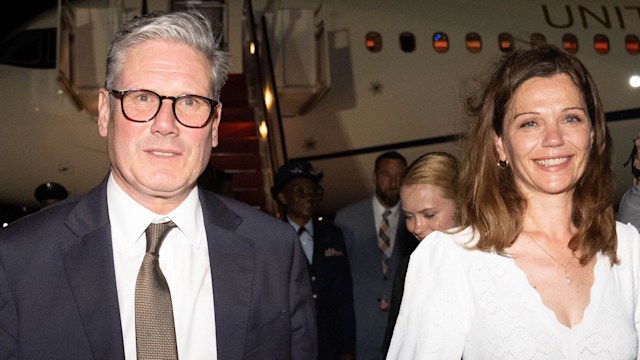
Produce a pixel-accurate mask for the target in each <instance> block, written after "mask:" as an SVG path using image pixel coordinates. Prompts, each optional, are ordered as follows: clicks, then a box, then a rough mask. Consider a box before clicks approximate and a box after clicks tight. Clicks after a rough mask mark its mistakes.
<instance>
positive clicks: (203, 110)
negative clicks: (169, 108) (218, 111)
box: [175, 95, 211, 127]
mask: <svg viewBox="0 0 640 360" xmlns="http://www.w3.org/2000/svg"><path fill="white" fill-rule="evenodd" d="M175 109H176V117H177V118H178V120H179V121H180V122H181V123H182V124H183V125H186V126H191V127H200V126H202V125H203V124H204V123H206V122H207V120H209V116H210V115H211V103H210V102H209V100H207V99H206V98H203V97H200V96H196V95H185V96H181V97H179V98H178V99H176V105H175Z"/></svg>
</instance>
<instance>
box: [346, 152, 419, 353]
mask: <svg viewBox="0 0 640 360" xmlns="http://www.w3.org/2000/svg"><path fill="white" fill-rule="evenodd" d="M406 167H407V161H406V160H405V158H404V157H403V156H402V155H401V154H399V153H397V152H395V151H392V152H386V153H383V154H382V155H380V156H378V158H377V159H376V162H375V166H374V171H373V177H372V180H373V183H374V184H375V194H374V195H373V196H372V197H368V198H366V199H364V200H361V201H358V202H356V203H354V204H351V205H349V206H347V207H345V208H343V209H341V210H339V211H338V212H337V213H336V217H335V223H336V224H337V225H338V226H340V228H342V230H343V233H344V237H345V242H346V245H347V253H348V254H349V263H350V265H351V275H352V277H353V302H354V307H355V312H356V356H357V358H358V360H372V359H375V360H379V359H380V358H381V357H382V353H381V349H382V343H383V340H384V333H385V329H386V326H387V315H388V309H389V299H390V296H391V288H392V285H393V277H394V274H395V271H396V267H397V266H398V262H399V261H400V259H402V258H403V257H404V256H406V255H407V254H409V253H411V251H413V249H414V248H415V247H416V245H417V241H416V240H415V238H414V237H413V236H412V235H411V234H410V233H409V232H408V231H407V229H406V226H405V222H404V216H403V214H402V211H401V209H400V205H399V201H400V178H401V176H402V174H403V173H404V170H405V169H406Z"/></svg>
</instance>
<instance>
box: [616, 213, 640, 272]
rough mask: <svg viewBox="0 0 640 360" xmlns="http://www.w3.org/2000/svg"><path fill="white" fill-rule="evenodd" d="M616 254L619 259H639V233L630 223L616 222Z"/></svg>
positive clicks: (636, 260) (634, 260)
mask: <svg viewBox="0 0 640 360" xmlns="http://www.w3.org/2000/svg"><path fill="white" fill-rule="evenodd" d="M616 237H617V240H618V249H617V255H618V259H620V261H622V262H625V261H633V262H636V263H637V262H638V261H640V234H639V233H638V229H636V227H635V226H633V225H632V224H623V223H621V222H616Z"/></svg>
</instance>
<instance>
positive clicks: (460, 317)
mask: <svg viewBox="0 0 640 360" xmlns="http://www.w3.org/2000/svg"><path fill="white" fill-rule="evenodd" d="M464 251H467V250H463V249H462V248H461V247H460V245H458V244H456V243H455V241H454V239H453V236H451V235H447V234H443V233H440V232H434V233H432V234H430V235H429V236H428V237H427V238H426V239H424V240H423V241H422V242H421V243H420V246H418V248H417V249H416V250H415V251H414V253H413V254H412V255H411V260H410V262H409V270H408V272H407V277H406V282H405V288H404V296H403V299H402V306H401V308H400V315H399V317H398V321H397V323H396V327H395V330H394V333H393V338H392V340H391V347H390V349H389V353H388V355H387V359H402V360H404V359H406V360H409V359H411V360H414V359H415V360H418V359H455V360H459V359H460V358H461V357H462V352H463V349H464V343H465V333H466V330H467V327H468V324H469V321H470V316H471V313H472V310H471V308H472V305H471V302H472V298H471V295H470V289H469V284H468V281H467V279H466V275H465V274H466V270H465V269H464V266H463V264H462V262H461V258H460V255H461V252H464Z"/></svg>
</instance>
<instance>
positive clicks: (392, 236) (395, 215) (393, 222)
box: [373, 195, 400, 257]
mask: <svg viewBox="0 0 640 360" xmlns="http://www.w3.org/2000/svg"><path fill="white" fill-rule="evenodd" d="M386 210H389V211H391V214H389V216H388V217H387V219H388V220H389V231H387V234H389V248H388V249H387V251H386V252H385V255H387V257H391V254H393V246H394V245H395V244H396V234H397V233H398V221H399V219H400V202H398V203H397V204H396V205H395V206H394V207H392V208H389V209H387V208H386V207H384V205H382V204H381V203H380V201H379V200H378V198H377V197H376V196H375V195H374V196H373V219H374V220H375V222H376V234H378V231H379V230H380V225H382V214H383V213H384V212H385V211H386Z"/></svg>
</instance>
